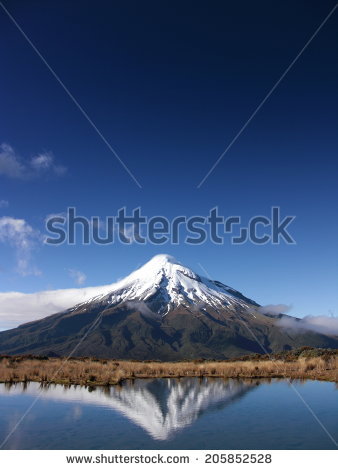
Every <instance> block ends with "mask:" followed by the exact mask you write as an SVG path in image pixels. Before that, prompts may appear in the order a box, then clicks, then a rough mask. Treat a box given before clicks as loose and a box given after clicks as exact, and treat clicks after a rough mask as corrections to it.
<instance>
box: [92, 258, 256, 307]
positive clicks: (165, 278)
mask: <svg viewBox="0 0 338 470" xmlns="http://www.w3.org/2000/svg"><path fill="white" fill-rule="evenodd" d="M93 301H94V302H104V303H107V304H112V305H117V304H120V303H122V302H129V303H131V302H142V303H144V304H145V305H146V306H147V308H149V309H150V311H152V312H153V313H157V314H160V315H161V316H163V315H165V314H167V313H168V312H169V311H170V310H171V309H173V308H175V307H179V306H182V305H184V306H190V307H194V308H196V307H197V308H200V309H203V308H206V307H213V308H221V307H230V308H235V307H241V309H243V308H245V309H246V308H247V309H251V308H252V305H256V304H255V302H253V301H252V300H250V299H247V298H246V297H244V296H243V295H242V294H241V293H240V292H238V291H236V290H234V289H232V288H231V287H228V286H226V285H225V284H222V283H221V282H218V281H212V280H210V279H207V278H204V277H201V276H199V275H198V274H196V273H195V272H194V271H192V270H191V269H190V268H188V267H186V266H184V265H183V264H182V263H180V262H179V261H177V260H176V259H175V258H173V257H172V256H170V255H164V254H163V255H157V256H155V257H153V258H152V259H151V260H150V261H148V262H147V263H146V264H144V265H143V266H142V267H140V268H139V269H137V270H136V271H133V272H132V273H131V274H130V275H129V276H127V277H125V278H124V279H122V280H121V281H119V282H117V283H115V284H113V285H112V286H111V292H109V294H107V295H100V296H98V297H96V298H94V299H92V300H90V301H89V302H93Z"/></svg>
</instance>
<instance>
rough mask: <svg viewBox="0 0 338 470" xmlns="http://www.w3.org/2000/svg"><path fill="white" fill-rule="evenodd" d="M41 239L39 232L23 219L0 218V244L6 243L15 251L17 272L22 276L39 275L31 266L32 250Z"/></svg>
mask: <svg viewBox="0 0 338 470" xmlns="http://www.w3.org/2000/svg"><path fill="white" fill-rule="evenodd" d="M40 239H41V235H40V232H39V231H38V230H35V229H33V228H32V227H31V226H30V225H29V224H28V223H27V222H26V221H25V220H24V219H15V218H13V217H0V243H6V244H8V245H9V246H12V247H14V248H15V250H16V258H17V266H16V270H17V272H18V273H19V274H20V275H22V276H27V275H35V276H37V275H40V274H41V272H40V271H39V270H38V269H37V268H36V267H34V266H32V265H31V257H32V250H33V249H34V248H35V247H36V245H37V242H38V241H39V240H40Z"/></svg>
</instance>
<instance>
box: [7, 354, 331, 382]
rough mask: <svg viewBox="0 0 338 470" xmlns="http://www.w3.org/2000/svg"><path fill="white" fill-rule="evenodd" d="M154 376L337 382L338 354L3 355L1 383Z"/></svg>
mask: <svg viewBox="0 0 338 470" xmlns="http://www.w3.org/2000/svg"><path fill="white" fill-rule="evenodd" d="M147 377H149V378H154V377H224V378H273V377H278V378H287V377H288V378H295V379H317V380H327V381H331V382H338V357H337V356H329V357H324V358H323V357H314V358H298V359H296V360H293V361H284V360H264V361H260V360H243V361H233V362H232V361H217V362H216V361H215V362H213V361H205V362H199V361H194V362H136V361H135V362H134V361H115V360H94V359H89V358H86V359H81V358H78V359H69V360H67V361H66V360H64V359H60V358H49V359H45V360H41V359H38V358H24V357H18V358H16V357H2V358H1V357H0V382H8V383H14V382H29V381H34V382H42V383H62V384H79V385H112V384H117V383H121V381H122V380H124V379H132V378H147Z"/></svg>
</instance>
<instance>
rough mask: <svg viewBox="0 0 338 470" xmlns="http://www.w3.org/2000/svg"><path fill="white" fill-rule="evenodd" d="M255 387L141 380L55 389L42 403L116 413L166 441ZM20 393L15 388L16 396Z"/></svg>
mask: <svg viewBox="0 0 338 470" xmlns="http://www.w3.org/2000/svg"><path fill="white" fill-rule="evenodd" d="M38 387H39V386H38V384H30V385H28V388H27V390H26V392H27V393H30V392H33V393H34V394H36V393H38V390H37V388H38ZM254 387H256V383H253V382H252V383H250V382H242V381H239V380H231V379H230V380H222V379H206V378H204V379H195V378H185V379H180V380H177V379H137V380H135V381H132V382H131V381H130V382H126V383H125V384H124V385H122V386H119V387H109V388H99V387H98V388H96V389H94V390H92V391H89V390H88V389H87V388H84V387H74V386H72V387H69V388H64V387H62V386H59V385H57V386H53V385H52V386H50V387H48V388H46V389H44V390H43V392H42V395H41V399H44V398H45V399H51V400H58V401H72V402H75V403H82V404H88V405H96V406H101V407H105V408H109V409H114V410H116V411H118V412H120V413H121V414H123V415H124V416H125V417H126V418H128V419H129V420H131V421H132V422H134V423H135V424H137V425H139V426H140V427H142V428H143V429H144V430H145V431H146V432H147V433H148V434H149V435H150V436H151V437H152V438H153V439H158V440H166V439H168V438H170V437H171V436H172V435H173V434H174V433H175V432H176V431H178V430H180V429H183V428H185V427H187V426H189V425H190V424H192V423H193V422H194V421H196V420H197V419H198V418H199V417H200V416H201V415H202V414H204V413H208V412H210V411H212V410H214V409H219V408H223V407H225V406H227V405H229V404H230V403H232V402H233V401H235V400H238V399H240V398H241V397H243V396H244V395H245V394H246V393H248V392H249V391H250V390H252V389H253V388H254ZM20 391H21V392H22V388H21V390H20ZM20 391H19V390H18V387H15V391H14V393H19V392H20ZM11 392H13V390H12V391H11Z"/></svg>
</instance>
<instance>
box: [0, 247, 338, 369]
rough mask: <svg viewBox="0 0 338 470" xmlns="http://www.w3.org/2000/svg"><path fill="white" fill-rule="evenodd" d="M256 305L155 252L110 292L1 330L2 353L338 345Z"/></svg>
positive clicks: (187, 352) (181, 355)
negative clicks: (283, 323)
mask: <svg viewBox="0 0 338 470" xmlns="http://www.w3.org/2000/svg"><path fill="white" fill-rule="evenodd" d="M258 307H259V306H258V304H257V303H256V302H254V301H253V300H250V299H248V298H246V297H244V296H243V295H242V294H241V293H240V292H238V291H236V290H234V289H232V288H230V287H228V286H226V285H224V284H222V283H220V282H218V281H211V280H209V279H205V278H202V277H200V276H198V275H197V274H195V273H194V272H193V271H191V270H190V269H188V268H186V267H184V266H183V265H181V264H180V263H178V262H177V261H176V260H174V259H173V258H172V257H170V256H167V255H160V256H157V257H155V258H153V259H152V260H150V262H148V263H147V264H145V265H144V266H143V267H142V268H140V269H139V270H137V271H135V272H133V273H132V274H131V275H129V276H127V277H126V278H125V279H123V280H122V281H119V282H118V283H116V284H114V285H112V290H111V292H110V293H109V294H107V295H100V296H97V297H95V298H93V299H91V300H90V301H87V302H84V303H82V304H79V305H77V306H75V307H73V308H71V309H69V310H67V311H65V312H61V313H58V314H55V315H51V316H49V317H46V318H44V319H42V320H38V321H35V322H30V323H27V324H24V325H21V326H19V327H18V328H15V329H13V330H9V331H4V332H1V333H0V353H1V354H4V353H7V354H23V353H25V354H26V353H33V354H46V355H60V356H67V355H69V354H71V355H74V356H95V357H107V358H109V357H110V358H112V357H113V358H125V359H139V360H145V359H158V360H182V359H193V358H200V357H205V358H215V359H224V358H230V357H234V356H238V355H243V354H247V353H252V352H258V353H264V352H266V351H267V352H272V351H279V350H282V349H291V348H295V347H300V346H305V345H307V346H313V347H332V348H337V347H338V339H337V338H335V337H330V336H326V335H322V334H318V333H314V332H303V333H302V334H300V333H299V331H297V332H295V331H292V330H285V329H282V328H280V327H279V326H278V319H276V318H274V317H270V316H268V315H263V314H261V313H259V311H258ZM46 313H47V312H46Z"/></svg>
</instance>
